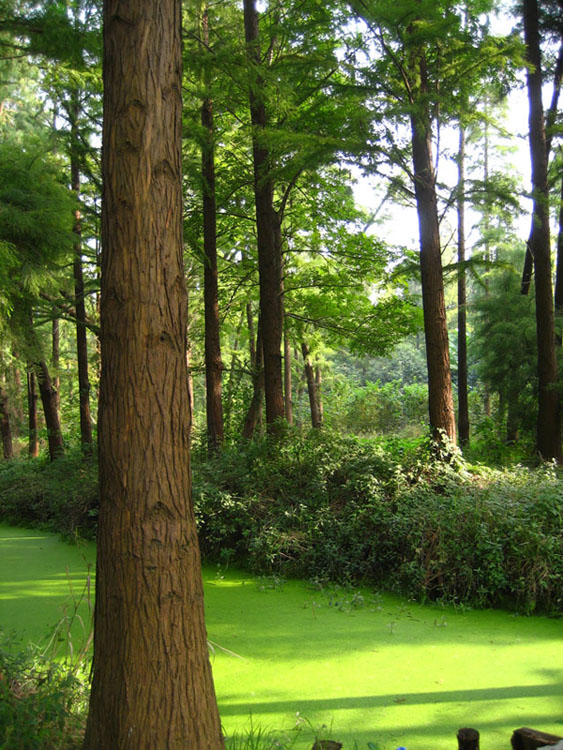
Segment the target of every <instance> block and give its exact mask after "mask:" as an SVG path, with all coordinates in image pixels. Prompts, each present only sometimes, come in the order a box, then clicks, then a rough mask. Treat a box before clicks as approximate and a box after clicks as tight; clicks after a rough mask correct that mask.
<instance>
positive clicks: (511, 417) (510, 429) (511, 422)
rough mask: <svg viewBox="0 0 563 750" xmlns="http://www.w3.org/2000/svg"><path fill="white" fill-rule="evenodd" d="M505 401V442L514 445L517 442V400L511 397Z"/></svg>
mask: <svg viewBox="0 0 563 750" xmlns="http://www.w3.org/2000/svg"><path fill="white" fill-rule="evenodd" d="M507 400H508V408H507V415H506V442H507V443H509V444H510V443H515V442H516V441H517V440H518V417H517V413H516V406H517V404H518V399H517V398H515V397H514V396H513V395H511V396H510V397H509V398H508V399H507Z"/></svg>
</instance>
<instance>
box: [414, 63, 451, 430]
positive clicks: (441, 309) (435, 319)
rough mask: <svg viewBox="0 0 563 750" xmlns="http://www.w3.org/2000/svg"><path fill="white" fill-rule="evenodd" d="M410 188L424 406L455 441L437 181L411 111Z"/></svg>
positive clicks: (422, 66)
mask: <svg viewBox="0 0 563 750" xmlns="http://www.w3.org/2000/svg"><path fill="white" fill-rule="evenodd" d="M418 67H419V72H420V79H421V84H420V85H421V92H420V95H421V96H424V95H425V94H426V92H427V90H428V86H427V80H426V62H425V59H424V56H423V55H422V56H421V58H420V60H419V62H418ZM411 129H412V153H413V167H414V188H415V196H416V208H417V213H418V223H419V234H420V272H421V281H422V307H423V314H424V333H425V337H426V360H427V367H428V409H429V414H430V427H431V429H432V432H433V435H434V438H435V439H436V440H438V441H440V440H441V439H442V437H443V434H445V435H446V436H447V438H448V439H449V440H450V441H451V442H452V443H454V444H455V441H456V432H455V416H454V405H453V395H452V384H451V375H450V352H449V343H448V326H447V320H446V305H445V300H444V281H443V276H442V257H441V253H440V230H439V223H438V207H437V200H436V184H435V176H434V167H433V163H432V145H431V125H430V117H429V115H428V113H426V115H424V116H422V117H421V116H419V115H416V114H412V115H411Z"/></svg>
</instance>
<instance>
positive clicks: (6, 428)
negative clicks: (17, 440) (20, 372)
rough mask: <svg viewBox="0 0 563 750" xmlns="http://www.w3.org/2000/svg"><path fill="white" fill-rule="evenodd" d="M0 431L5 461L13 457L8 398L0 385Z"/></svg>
mask: <svg viewBox="0 0 563 750" xmlns="http://www.w3.org/2000/svg"><path fill="white" fill-rule="evenodd" d="M0 431H1V432H2V454H3V456H4V459H5V460H6V461H9V460H10V459H11V458H13V457H14V445H13V442H12V426H11V420H10V406H9V398H8V394H7V392H6V390H5V389H4V386H3V385H0Z"/></svg>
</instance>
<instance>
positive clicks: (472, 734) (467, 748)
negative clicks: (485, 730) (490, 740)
mask: <svg viewBox="0 0 563 750" xmlns="http://www.w3.org/2000/svg"><path fill="white" fill-rule="evenodd" d="M457 744H458V748H459V750H479V732H478V731H477V730H476V729H471V728H470V727H463V728H462V729H459V730H458V733H457Z"/></svg>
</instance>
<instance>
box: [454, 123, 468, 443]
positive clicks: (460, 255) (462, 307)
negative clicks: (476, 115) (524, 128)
mask: <svg viewBox="0 0 563 750" xmlns="http://www.w3.org/2000/svg"><path fill="white" fill-rule="evenodd" d="M457 187H458V198H457V262H458V263H459V270H458V275H457V391H458V414H459V416H458V427H459V442H460V444H461V445H462V446H466V445H469V403H468V398H467V288H466V279H465V130H464V128H463V126H462V125H460V128H459V152H458V181H457Z"/></svg>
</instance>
